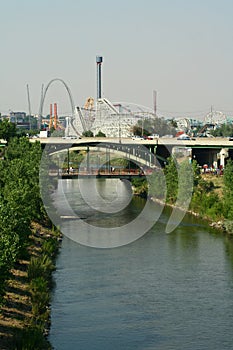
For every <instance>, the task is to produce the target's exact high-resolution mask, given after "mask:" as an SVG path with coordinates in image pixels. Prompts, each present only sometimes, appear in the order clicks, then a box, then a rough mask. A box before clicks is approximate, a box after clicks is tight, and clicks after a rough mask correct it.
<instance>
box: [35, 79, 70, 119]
mask: <svg viewBox="0 0 233 350" xmlns="http://www.w3.org/2000/svg"><path fill="white" fill-rule="evenodd" d="M55 81H60V82H61V83H62V84H63V86H64V87H65V89H66V91H67V93H68V96H69V99H70V105H71V109H72V117H73V115H74V111H75V105H74V100H73V97H72V94H71V90H70V88H69V86H68V85H67V84H66V83H65V82H64V80H63V79H60V78H55V79H52V80H50V82H49V83H48V84H47V85H46V87H45V90H44V92H42V95H41V101H40V109H39V117H42V115H43V108H44V101H45V97H46V94H47V91H48V89H49V87H50V85H51V84H53V83H54V82H55Z"/></svg>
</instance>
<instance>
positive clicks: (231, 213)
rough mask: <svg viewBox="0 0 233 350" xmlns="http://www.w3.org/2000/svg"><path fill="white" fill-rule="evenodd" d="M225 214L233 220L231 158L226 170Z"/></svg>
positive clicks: (232, 167)
mask: <svg viewBox="0 0 233 350" xmlns="http://www.w3.org/2000/svg"><path fill="white" fill-rule="evenodd" d="M223 181H224V214H225V217H226V218H227V219H229V220H233V186H232V183H233V161H232V160H229V161H228V162H227V165H226V167H225V170H224V176H223Z"/></svg>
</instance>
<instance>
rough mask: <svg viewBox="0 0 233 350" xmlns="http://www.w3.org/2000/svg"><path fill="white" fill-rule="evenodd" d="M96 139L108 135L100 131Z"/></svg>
mask: <svg viewBox="0 0 233 350" xmlns="http://www.w3.org/2000/svg"><path fill="white" fill-rule="evenodd" d="M95 137H106V135H105V133H103V132H102V131H101V130H99V131H98V133H97V134H96V135H95Z"/></svg>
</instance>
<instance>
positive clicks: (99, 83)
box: [96, 56, 103, 99]
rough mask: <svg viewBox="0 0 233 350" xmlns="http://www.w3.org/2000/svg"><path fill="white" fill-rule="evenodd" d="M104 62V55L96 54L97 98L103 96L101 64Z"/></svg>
mask: <svg viewBox="0 0 233 350" xmlns="http://www.w3.org/2000/svg"><path fill="white" fill-rule="evenodd" d="M102 62H103V57H102V56H96V64H97V99H99V98H101V97H102V91H101V83H102V82H101V65H102Z"/></svg>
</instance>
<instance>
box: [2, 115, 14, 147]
mask: <svg viewBox="0 0 233 350" xmlns="http://www.w3.org/2000/svg"><path fill="white" fill-rule="evenodd" d="M16 133H17V131H16V125H15V123H11V122H9V121H8V120H7V119H3V120H0V139H4V140H6V141H7V142H8V141H9V140H10V138H12V137H14V136H16Z"/></svg>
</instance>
